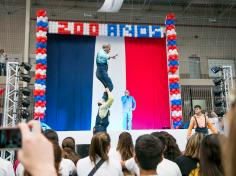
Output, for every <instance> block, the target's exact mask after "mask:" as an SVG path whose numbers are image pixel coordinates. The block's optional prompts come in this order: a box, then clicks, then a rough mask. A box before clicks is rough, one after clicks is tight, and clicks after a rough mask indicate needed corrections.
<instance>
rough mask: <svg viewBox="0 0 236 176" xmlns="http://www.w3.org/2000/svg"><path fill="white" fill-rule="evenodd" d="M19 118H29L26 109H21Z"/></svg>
mask: <svg viewBox="0 0 236 176" xmlns="http://www.w3.org/2000/svg"><path fill="white" fill-rule="evenodd" d="M20 117H21V118H23V119H29V117H30V113H29V111H28V110H26V109H21V111H20Z"/></svg>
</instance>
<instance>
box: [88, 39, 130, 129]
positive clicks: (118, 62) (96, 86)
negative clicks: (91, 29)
mask: <svg viewBox="0 0 236 176" xmlns="http://www.w3.org/2000/svg"><path fill="white" fill-rule="evenodd" d="M105 43H110V44H111V53H110V56H113V55H115V54H118V56H117V57H116V59H115V60H114V59H111V60H109V63H108V65H109V66H108V67H109V68H108V75H109V76H110V77H111V80H112V82H113V85H114V89H113V91H112V94H113V95H114V103H113V105H112V107H111V109H110V112H111V116H110V117H109V121H110V124H109V126H108V130H109V129H112V130H119V129H122V104H121V96H123V94H124V91H125V89H126V64H125V60H126V59H125V41H124V38H120V37H97V38H96V44H95V55H94V74H93V101H92V117H91V120H92V122H91V129H92V128H93V127H94V124H95V120H96V115H97V112H98V106H97V102H98V101H99V100H101V99H102V95H103V91H104V86H103V85H102V83H101V82H100V81H99V80H98V79H97V77H96V68H97V66H96V56H97V52H98V51H99V50H100V49H101V48H102V45H103V44H105Z"/></svg>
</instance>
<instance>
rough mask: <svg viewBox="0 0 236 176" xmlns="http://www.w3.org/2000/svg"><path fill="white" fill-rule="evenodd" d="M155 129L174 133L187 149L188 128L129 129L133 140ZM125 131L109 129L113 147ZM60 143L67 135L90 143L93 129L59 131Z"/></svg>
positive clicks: (78, 141)
mask: <svg viewBox="0 0 236 176" xmlns="http://www.w3.org/2000/svg"><path fill="white" fill-rule="evenodd" d="M154 131H166V132H168V133H170V134H171V135H173V136H174V137H175V138H176V140H177V143H178V145H179V148H180V150H181V151H184V150H185V146H186V143H187V130H186V129H178V130H177V129H176V130H175V129H173V130H172V129H169V130H131V131H128V132H129V133H130V134H131V135H132V137H133V141H134V142H135V140H136V139H137V138H138V137H139V136H140V135H143V134H150V133H152V132H154ZM122 132H123V131H108V133H109V135H110V137H111V148H116V145H117V142H118V137H119V134H120V133H122ZM58 135H59V140H60V144H61V142H62V140H63V139H64V138H66V137H73V138H74V139H75V142H76V144H90V142H91V139H92V136H93V133H92V131H58Z"/></svg>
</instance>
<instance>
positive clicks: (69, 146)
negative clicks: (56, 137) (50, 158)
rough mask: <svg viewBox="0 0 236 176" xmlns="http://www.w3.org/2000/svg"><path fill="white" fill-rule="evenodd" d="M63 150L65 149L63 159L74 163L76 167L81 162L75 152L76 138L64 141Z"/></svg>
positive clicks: (68, 138)
mask: <svg viewBox="0 0 236 176" xmlns="http://www.w3.org/2000/svg"><path fill="white" fill-rule="evenodd" d="M62 149H63V153H62V157H63V158H65V159H69V160H71V161H73V162H74V164H75V165H76V164H77V162H78V160H79V156H78V155H77V153H76V152H75V140H74V138H72V137H67V138H65V139H64V140H63V141H62Z"/></svg>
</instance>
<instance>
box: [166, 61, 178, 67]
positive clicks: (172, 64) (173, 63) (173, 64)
mask: <svg viewBox="0 0 236 176" xmlns="http://www.w3.org/2000/svg"><path fill="white" fill-rule="evenodd" d="M168 65H169V66H178V65H179V62H178V61H177V60H170V61H169V64H168Z"/></svg>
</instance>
